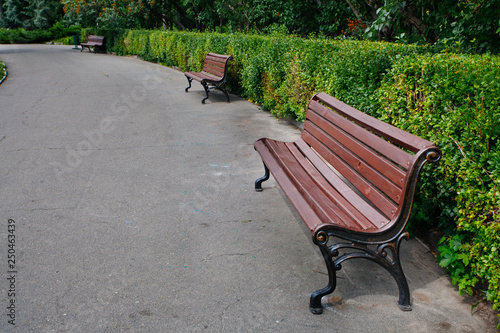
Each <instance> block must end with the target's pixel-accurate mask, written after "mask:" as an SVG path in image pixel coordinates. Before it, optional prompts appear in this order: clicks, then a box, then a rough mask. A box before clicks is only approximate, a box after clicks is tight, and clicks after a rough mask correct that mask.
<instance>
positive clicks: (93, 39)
mask: <svg viewBox="0 0 500 333" xmlns="http://www.w3.org/2000/svg"><path fill="white" fill-rule="evenodd" d="M80 45H81V46H82V50H81V51H80V52H83V49H84V47H86V48H88V49H89V52H90V48H91V47H93V48H94V53H96V52H97V50H103V51H104V50H105V48H104V36H94V35H89V38H88V41H87V43H81V44H80Z"/></svg>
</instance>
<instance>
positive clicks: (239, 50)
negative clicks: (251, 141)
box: [108, 30, 426, 120]
mask: <svg viewBox="0 0 500 333" xmlns="http://www.w3.org/2000/svg"><path fill="white" fill-rule="evenodd" d="M108 48H111V49H112V50H113V51H115V52H117V53H119V54H136V55H139V56H141V57H142V58H144V59H145V60H150V61H154V62H161V63H164V64H166V65H168V66H176V67H178V68H179V69H180V70H183V71H185V70H195V71H196V70H200V69H201V66H202V62H203V59H204V56H205V54H206V53H208V52H216V53H229V54H232V55H233V57H234V60H233V61H232V62H231V71H230V73H231V74H230V77H229V86H230V88H231V89H232V90H233V91H237V92H238V93H240V94H241V95H243V96H245V97H247V98H248V99H250V100H252V101H254V102H257V103H259V104H262V105H263V107H264V108H266V109H269V110H271V112H273V113H274V114H276V115H278V116H280V117H288V116H292V117H295V118H297V119H299V120H300V119H303V117H304V107H305V106H306V104H307V102H308V100H309V99H310V97H311V96H312V95H313V94H314V93H316V92H318V91H326V92H328V93H330V94H332V95H336V96H338V97H339V98H340V99H342V100H344V101H345V102H346V103H350V104H351V105H353V106H355V107H357V108H359V109H361V110H363V111H365V112H370V113H372V112H373V110H372V109H373V102H372V101H371V99H372V96H373V94H374V92H375V91H376V90H377V89H378V87H379V86H380V82H381V79H382V77H383V76H384V75H385V74H386V73H387V71H388V70H389V69H390V67H391V63H392V61H394V60H395V59H396V57H401V56H402V55H405V54H407V55H409V54H415V53H423V52H425V51H426V48H423V47H415V46H408V45H392V44H388V43H373V42H355V41H347V40H331V39H324V38H312V39H303V38H299V37H293V36H286V35H284V34H283V33H282V32H280V31H278V32H277V33H274V34H272V35H269V36H260V35H246V34H217V33H196V32H172V31H149V30H129V31H127V32H126V33H125V34H124V35H123V42H122V44H120V45H118V44H116V45H114V46H112V45H110V44H108Z"/></svg>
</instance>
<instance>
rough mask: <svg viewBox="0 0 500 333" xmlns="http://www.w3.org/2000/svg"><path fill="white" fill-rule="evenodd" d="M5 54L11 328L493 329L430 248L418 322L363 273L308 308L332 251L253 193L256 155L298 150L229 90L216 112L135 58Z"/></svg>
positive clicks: (22, 49)
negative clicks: (265, 145)
mask: <svg viewBox="0 0 500 333" xmlns="http://www.w3.org/2000/svg"><path fill="white" fill-rule="evenodd" d="M0 59H1V60H3V61H4V62H6V64H7V66H8V70H9V77H8V79H7V80H6V81H5V82H4V83H3V84H2V85H0V258H1V259H0V260H1V262H0V272H1V277H2V279H1V280H0V288H1V295H0V308H1V309H2V310H1V311H0V332H494V325H493V324H492V323H491V322H489V321H488V320H487V318H485V317H484V316H481V314H480V313H474V314H471V308H470V304H469V303H470V301H468V300H467V299H466V298H463V297H461V296H458V295H457V292H456V290H455V288H453V287H452V286H451V284H450V281H449V278H448V277H447V276H445V275H444V274H443V270H442V269H441V268H439V267H438V265H437V264H436V262H435V260H434V259H433V256H432V255H431V253H430V252H429V251H428V250H427V249H426V248H425V246H423V245H422V244H421V243H420V242H419V241H418V240H416V239H411V240H410V241H408V242H403V244H402V260H403V269H404V270H405V272H406V274H407V277H408V281H409V285H410V289H411V292H412V298H413V311H411V312H402V311H400V310H399V308H398V306H397V305H396V301H397V287H396V283H395V282H394V281H393V279H392V277H391V276H390V275H389V274H388V273H387V272H385V271H384V270H383V269H382V268H379V267H378V266H376V265H375V264H373V263H371V262H369V261H355V260H354V261H350V262H347V263H345V264H344V265H343V269H342V270H341V271H340V272H339V282H338V287H337V290H336V291H335V292H334V294H332V297H331V298H328V299H327V298H325V299H324V302H326V303H328V302H329V303H331V305H330V306H329V307H327V308H326V310H325V311H324V314H323V315H321V316H314V315H312V314H311V313H310V312H309V308H308V302H309V296H310V293H312V292H313V291H315V290H317V289H319V288H321V287H324V286H325V285H326V283H327V276H326V275H325V274H326V270H325V267H324V263H323V261H322V259H321V257H320V254H319V251H317V249H316V248H315V247H313V246H312V243H311V241H310V240H309V236H308V235H307V234H306V233H305V232H304V229H303V228H302V226H301V222H300V221H299V220H298V218H297V217H296V216H295V214H294V213H293V212H292V210H290V208H289V206H288V205H287V203H286V201H285V200H284V198H283V196H282V195H281V194H280V191H279V189H278V188H277V187H276V183H275V182H274V180H273V179H270V180H269V181H268V182H266V183H264V185H265V190H264V191H263V192H262V193H256V192H255V191H254V190H253V182H254V180H255V179H256V178H257V177H260V176H261V175H262V174H263V168H262V164H261V162H260V159H259V157H258V155H257V153H255V151H254V150H253V142H254V141H255V140H256V139H258V138H260V137H263V136H267V137H271V138H276V139H281V140H290V141H291V140H294V139H295V138H297V137H298V136H299V134H300V132H299V131H298V130H297V129H296V128H294V127H292V126H291V125H289V124H288V123H287V122H285V121H278V120H276V119H274V118H273V117H272V116H271V115H270V114H269V113H267V112H264V111H261V110H259V108H258V107H257V106H255V105H252V104H250V103H248V102H247V101H245V100H242V99H240V98H238V97H237V96H234V95H231V98H232V101H231V103H226V102H225V101H224V96H223V94H222V93H220V92H214V93H213V94H212V95H211V98H210V99H209V100H208V101H207V104H206V105H202V104H201V103H200V100H201V98H202V97H203V89H202V86H201V85H199V84H197V83H196V82H195V83H194V84H193V88H192V89H191V90H190V92H189V93H185V92H184V88H185V87H186V85H187V80H186V79H185V77H184V75H183V74H182V73H181V72H179V71H176V70H174V69H170V68H166V67H163V66H160V65H156V64H151V63H147V62H144V61H141V60H139V59H135V58H131V57H116V56H113V55H109V54H90V53H88V52H85V51H84V52H82V53H80V52H79V51H75V50H73V49H72V48H71V46H50V45H0ZM12 224H14V225H15V230H13V228H12V227H10V228H9V225H12ZM11 234H14V236H15V237H11V238H10V239H15V243H14V246H10V247H9V244H12V243H8V240H9V238H8V235H11ZM9 249H11V251H10V253H12V252H13V251H14V252H15V253H14V254H15V263H14V266H11V267H10V266H9V261H8V257H7V256H8V254H9ZM10 264H13V263H12V262H11V263H10ZM11 271H12V272H15V273H9V272H11ZM12 275H14V277H15V279H14V283H12V281H11V280H12V279H11V280H9V277H11V276H12ZM12 286H13V287H14V289H15V296H14V295H11V292H9V290H12ZM12 300H14V301H15V311H14V314H15V326H13V325H11V324H9V320H11V318H9V317H8V314H9V313H12V311H11V309H12V306H11V305H10V304H11V301H12ZM9 307H10V308H11V309H8V308H9Z"/></svg>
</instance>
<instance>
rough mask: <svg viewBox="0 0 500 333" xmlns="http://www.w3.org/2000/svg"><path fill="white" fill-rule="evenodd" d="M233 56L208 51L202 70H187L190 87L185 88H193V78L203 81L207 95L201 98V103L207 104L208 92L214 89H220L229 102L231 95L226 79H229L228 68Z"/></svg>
mask: <svg viewBox="0 0 500 333" xmlns="http://www.w3.org/2000/svg"><path fill="white" fill-rule="evenodd" d="M232 58H233V57H232V56H231V55H223V54H217V53H208V54H207V55H206V56H205V61H204V64H203V69H202V71H201V72H185V73H184V75H186V78H187V80H188V83H189V87H187V88H186V89H185V90H186V92H188V90H189V88H191V82H192V81H193V80H195V81H198V82H200V83H201V85H202V86H203V88H205V92H206V94H207V97H205V98H203V99H202V100H201V103H203V104H205V100H207V99H208V93H209V91H210V90H212V89H214V88H215V89H219V90H220V91H222V92H223V93H224V95H226V98H227V102H228V103H229V95H228V93H227V91H226V88H225V86H226V79H227V68H228V63H229V60H231V59H232Z"/></svg>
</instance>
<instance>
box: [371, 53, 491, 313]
mask: <svg viewBox="0 0 500 333" xmlns="http://www.w3.org/2000/svg"><path fill="white" fill-rule="evenodd" d="M499 77H500V59H499V58H498V57H493V56H465V55H454V54H438V55H432V56H431V55H427V56H409V57H405V58H401V59H400V60H399V61H397V62H396V63H394V64H393V67H392V70H391V71H390V73H389V75H388V76H387V77H386V78H385V80H384V82H383V84H382V86H381V88H380V89H379V91H378V92H377V93H378V98H379V105H380V108H379V109H378V112H379V117H380V118H382V119H384V120H386V121H388V122H390V123H392V124H394V125H396V126H398V127H400V128H404V129H406V130H408V131H410V132H412V133H414V134H416V135H419V136H422V137H425V138H427V139H429V140H430V141H432V142H435V143H436V144H437V145H438V146H439V147H440V148H441V149H442V150H443V159H442V161H441V162H440V163H439V164H438V165H436V166H433V167H432V168H431V169H426V170H425V171H424V175H423V177H422V182H421V183H422V186H421V189H420V193H421V195H420V196H419V198H417V199H416V202H417V204H418V205H420V206H425V205H426V204H427V202H426V201H424V199H421V198H424V197H425V198H436V199H437V200H436V201H435V204H436V207H433V209H430V210H429V211H428V213H429V212H430V213H434V214H439V215H438V219H439V220H440V222H439V223H440V226H441V228H444V229H448V233H449V236H447V237H445V238H443V240H442V241H441V244H442V245H441V247H440V248H439V250H440V251H441V257H440V264H441V265H442V266H443V267H446V268H447V270H448V272H449V273H450V275H451V277H452V282H453V283H454V284H458V287H459V289H460V290H461V291H462V292H464V291H465V292H468V293H470V294H471V293H473V292H474V291H476V290H475V289H477V288H478V287H482V286H485V288H486V289H487V290H486V293H485V297H486V299H487V300H489V301H493V303H494V308H497V309H498V308H499V307H500V257H499V256H498V251H499V249H500V208H499V207H500V146H499V143H500V141H499V140H500V138H499V134H500V97H499V96H500V82H499V81H498V78H499ZM425 173H427V174H429V173H432V174H433V176H432V177H426V175H425ZM422 217H424V219H428V217H425V216H424V214H422V212H420V218H422ZM413 218H414V219H415V218H416V219H417V220H418V218H419V215H418V214H417V215H414V217H413ZM450 221H451V222H452V223H450ZM415 222H419V221H414V223H415ZM421 222H423V223H422V225H423V226H427V227H431V225H429V223H428V221H427V220H425V221H421ZM455 227H456V228H455Z"/></svg>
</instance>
